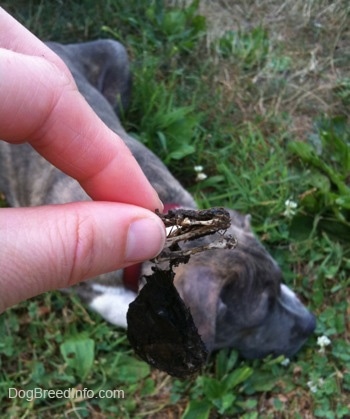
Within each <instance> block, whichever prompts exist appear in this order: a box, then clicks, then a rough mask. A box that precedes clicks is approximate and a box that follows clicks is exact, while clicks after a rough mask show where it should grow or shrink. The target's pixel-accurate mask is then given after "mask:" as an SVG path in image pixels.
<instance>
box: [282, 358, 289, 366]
mask: <svg viewBox="0 0 350 419" xmlns="http://www.w3.org/2000/svg"><path fill="white" fill-rule="evenodd" d="M289 364H290V359H289V358H284V359H283V361H281V365H283V366H284V367H288V365H289Z"/></svg>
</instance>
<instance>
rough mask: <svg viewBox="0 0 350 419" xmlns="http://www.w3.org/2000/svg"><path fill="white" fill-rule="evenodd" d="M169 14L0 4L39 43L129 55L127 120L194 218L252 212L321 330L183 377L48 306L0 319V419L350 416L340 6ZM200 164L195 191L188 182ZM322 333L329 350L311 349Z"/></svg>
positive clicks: (348, 179) (82, 4)
mask: <svg viewBox="0 0 350 419" xmlns="http://www.w3.org/2000/svg"><path fill="white" fill-rule="evenodd" d="M169 3H170V2H169ZM173 3H174V4H175V3H176V2H173ZM225 3H226V6H225V7H226V8H225V7H224V6H223V4H225ZM177 4H178V6H177V7H174V6H173V7H170V6H167V5H164V3H163V2H162V1H150V0H149V1H137V0H128V1H127V0H119V1H112V0H110V1H105V2H93V1H89V0H84V1H79V2H78V1H76V0H70V1H67V2H64V3H63V2H61V1H52V2H44V1H38V0H36V1H34V0H31V1H19V0H17V1H11V2H7V1H5V2H3V6H4V7H5V8H8V9H9V10H11V11H12V13H13V14H14V15H15V16H16V17H17V18H18V19H19V20H20V21H22V22H24V23H25V24H26V25H27V26H28V27H29V28H30V29H31V30H32V31H34V33H36V34H37V35H38V36H39V37H41V38H42V39H47V40H49V39H50V40H55V41H61V42H77V41H84V40H88V39H96V38H98V37H102V38H103V37H113V38H116V39H118V40H120V41H122V42H123V43H124V44H125V45H126V46H127V48H128V52H129V55H130V57H131V59H132V63H133V74H134V93H133V98H132V103H131V106H130V108H129V109H128V110H126V112H125V116H124V121H123V123H124V125H125V126H126V127H127V129H128V131H130V132H132V133H133V134H134V135H135V136H137V137H138V138H139V139H140V141H143V142H145V144H146V145H147V146H148V147H150V148H151V149H153V150H154V151H155V152H156V153H157V154H158V155H159V156H160V157H161V158H162V159H163V160H164V161H165V162H166V164H167V165H168V167H169V168H170V170H171V171H172V172H173V173H174V174H175V175H176V176H177V177H178V178H179V179H180V180H181V182H182V183H183V184H184V185H185V186H186V187H187V188H188V189H189V190H190V191H191V192H192V193H193V195H194V196H195V197H196V199H197V201H198V203H199V205H200V206H202V207H209V206H214V205H225V206H229V207H231V208H235V209H237V210H239V211H242V212H245V213H250V214H251V215H252V219H253V226H254V228H255V231H256V233H257V234H258V236H259V237H260V239H261V240H262V241H263V243H264V245H265V246H266V247H267V248H268V249H269V251H270V252H271V253H272V254H273V256H274V257H275V258H276V259H277V260H278V262H279V263H280V265H281V267H282V269H283V272H284V275H285V280H286V282H287V284H289V285H290V286H291V287H293V289H295V290H296V291H297V292H298V293H299V295H300V296H301V298H302V299H303V301H304V302H305V303H307V305H308V306H309V307H310V308H311V309H312V310H313V311H314V312H315V314H316V315H317V319H318V324H317V330H316V333H315V335H314V336H313V337H311V338H310V339H309V341H308V343H307V344H306V345H305V347H304V348H303V349H302V351H301V352H300V353H299V354H298V356H297V357H296V358H295V359H293V360H291V362H290V363H289V364H288V365H283V364H282V363H281V362H282V359H277V360H276V359H275V360H273V359H266V360H263V361H254V362H245V361H242V360H240V359H239V358H238V357H237V354H236V353H235V352H234V351H231V352H228V351H221V352H219V353H218V354H217V355H216V356H215V357H213V358H212V359H211V361H210V363H209V364H208V365H207V367H206V369H205V371H204V372H203V374H202V375H201V376H199V377H198V378H197V379H196V380H194V381H193V382H191V381H183V382H180V381H178V380H175V379H172V378H170V377H169V376H167V375H166V374H163V373H160V372H158V371H153V370H151V369H150V367H149V366H148V365H146V364H145V363H143V362H141V361H139V360H138V359H136V358H135V357H134V355H133V353H132V351H131V349H130V346H129V344H128V342H127V339H126V337H125V332H124V331H123V330H119V329H115V328H112V327H111V326H109V325H107V324H106V323H105V322H103V321H102V320H101V319H100V318H99V317H98V316H97V315H95V314H94V313H91V312H88V311H87V310H86V309H85V308H84V306H82V305H81V303H79V301H77V300H75V299H73V298H69V297H67V296H64V295H61V294H60V293H58V292H54V293H48V294H45V295H43V296H39V297H37V298H35V299H32V300H31V301H28V302H24V303H21V304H19V305H18V306H16V307H14V308H13V309H10V310H8V311H7V312H6V313H4V314H3V315H2V316H1V317H0V336H1V342H0V412H1V413H2V416H4V417H26V418H34V417H35V418H37V417H40V418H45V417H62V416H63V415H66V417H101V418H105V417H152V418H154V417H156V418H157V417H159V418H163V417H181V416H183V417H184V418H187V419H188V418H192V417H196V418H197V417H201V418H204V417H209V416H210V417H211V418H215V417H220V416H222V417H242V418H247V419H248V418H258V417H259V418H304V417H319V418H342V417H343V418H345V417H349V416H350V345H349V343H350V342H349V340H350V325H349V315H350V312H349V301H350V291H349V290H350V246H349V243H350V233H349V223H350V204H349V202H350V196H349V195H350V192H349V188H350V186H349V185H350V175H349V173H350V160H349V159H350V157H349V156H350V122H349V116H350V111H349V109H350V108H349V104H350V102H349V97H350V96H349V92H350V88H349V86H350V84H349V74H348V69H349V67H350V54H349V49H348V45H349V42H350V30H349V28H350V26H349V21H350V14H349V13H350V11H349V5H348V2H347V0H333V1H328V0H327V1H326V0H319V1H318V2H313V1H309V0H307V1H301V0H297V1H295V2H292V3H291V2H288V1H282V0H265V1H259V2H258V1H251V2H246V1H243V0H242V1H238V2H232V4H231V3H230V2H209V1H205V0H202V1H201V3H200V5H199V12H198V9H197V6H198V4H197V3H192V5H191V6H189V7H187V8H182V7H180V6H179V4H180V2H177ZM228 17H229V18H228ZM197 165H201V166H203V172H204V173H205V174H206V175H207V177H206V179H205V180H202V181H196V176H197V173H196V171H195V169H194V167H195V166H197ZM287 200H291V201H293V202H295V203H296V204H297V206H296V208H289V210H287V208H286V201H287ZM320 336H327V337H328V338H329V339H330V341H331V343H330V344H329V345H328V346H325V347H323V348H322V347H321V346H320V345H319V344H318V343H317V338H318V337H320ZM10 387H15V388H17V389H22V390H28V391H29V390H33V389H34V388H43V389H62V390H64V389H68V388H75V389H78V390H79V389H80V390H81V389H84V388H87V389H90V390H93V391H94V392H95V393H96V394H97V392H98V391H100V390H114V389H116V390H123V392H124V398H123V397H121V395H122V393H121V392H119V393H116V395H117V396H118V397H114V398H99V399H98V398H96V399H95V398H93V399H90V398H84V397H75V398H74V397H73V398H71V399H64V398H57V397H56V398H48V397H46V398H41V399H40V398H39V399H36V400H26V399H25V398H19V397H18V398H11V399H9V398H8V388H10ZM26 394H30V393H28V392H27V393H26ZM78 396H81V394H80V395H79V394H78Z"/></svg>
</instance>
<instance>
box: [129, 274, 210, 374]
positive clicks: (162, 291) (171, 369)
mask: <svg viewBox="0 0 350 419" xmlns="http://www.w3.org/2000/svg"><path fill="white" fill-rule="evenodd" d="M174 276H175V275H174V273H173V271H172V270H171V269H169V270H164V271H163V270H160V269H158V268H154V273H153V274H152V275H149V276H146V281H147V283H146V284H145V286H144V287H143V288H142V289H141V291H140V293H139V295H138V296H137V298H136V299H135V301H133V302H132V303H131V304H130V306H129V311H128V314H127V322H128V331H127V335H128V339H129V341H130V343H131V345H132V347H133V348H134V350H135V352H136V353H137V354H138V355H139V356H140V357H141V358H142V359H143V360H144V361H146V362H148V363H149V364H150V365H152V366H153V367H155V368H158V369H160V370H162V371H166V372H167V373H168V374H170V375H173V376H174V377H178V378H187V377H190V376H192V375H195V374H196V373H198V372H199V370H200V369H201V367H202V366H203V364H204V363H205V361H206V359H207V355H208V353H207V350H206V347H205V345H204V343H203V342H202V340H201V338H200V336H199V334H198V331H197V328H196V326H195V324H194V322H193V319H192V316H191V313H190V311H189V309H188V308H187V307H186V306H185V304H184V302H183V301H182V299H181V298H180V296H179V293H178V292H177V290H176V288H175V286H174V284H173V280H174Z"/></svg>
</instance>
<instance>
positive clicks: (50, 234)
mask: <svg viewBox="0 0 350 419" xmlns="http://www.w3.org/2000/svg"><path fill="white" fill-rule="evenodd" d="M164 240H165V229H164V225H163V223H162V221H161V220H160V218H159V217H158V216H156V215H155V214H153V213H152V212H150V211H147V210H145V209H143V208H140V207H136V206H133V205H126V204H119V203H106V202H81V203H71V204H64V205H51V206H45V207H33V208H16V209H14V208H3V209H1V218H0V248H1V252H0V269H1V275H0V289H1V292H0V312H1V311H3V310H5V308H7V307H9V306H11V305H13V304H15V303H17V302H19V301H22V300H24V299H27V298H30V297H32V296H35V295H38V294H40V293H42V292H45V291H49V290H53V289H57V288H64V287H68V286H71V285H73V284H75V283H77V282H78V281H81V280H83V279H87V278H92V277H94V276H97V275H99V274H101V273H105V272H110V271H114V270H117V269H120V268H123V267H125V266H127V265H130V264H133V263H135V262H138V261H143V260H146V259H150V258H152V257H154V256H155V255H156V254H158V253H159V252H160V251H161V249H162V247H163V245H164Z"/></svg>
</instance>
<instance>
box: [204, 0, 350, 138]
mask: <svg viewBox="0 0 350 419" xmlns="http://www.w3.org/2000/svg"><path fill="white" fill-rule="evenodd" d="M200 13H201V14H203V15H204V16H205V17H206V19H207V24H208V33H207V36H206V41H207V48H208V51H209V50H210V48H211V47H210V46H211V45H212V44H213V42H215V40H216V39H218V38H219V37H220V36H222V35H223V34H224V33H225V32H226V31H228V30H235V31H237V30H249V29H252V28H255V27H258V26H261V27H263V28H264V29H266V30H267V31H268V33H269V41H270V58H271V60H272V59H273V56H274V55H280V56H281V55H283V56H284V57H287V58H288V59H289V60H290V65H289V66H288V70H287V71H284V72H283V73H281V72H276V71H273V70H271V66H269V62H267V64H266V65H265V66H263V67H262V68H261V69H260V70H259V72H258V73H256V74H254V75H252V76H251V78H250V79H249V77H250V76H249V75H248V76H247V75H242V74H240V72H239V71H238V70H237V65H235V63H227V62H226V63H224V62H222V61H217V67H218V71H217V73H216V75H215V78H214V83H216V84H217V85H218V86H220V89H222V90H223V91H224V95H225V96H226V99H227V101H228V102H232V101H234V102H236V103H237V104H238V106H239V108H240V110H241V112H242V116H243V120H247V119H248V120H249V119H250V118H251V116H252V115H255V116H256V115H261V116H263V117H264V116H276V115H278V114H281V113H283V112H286V113H288V114H289V115H290V116H291V120H289V121H288V126H286V127H285V129H287V130H288V131H289V132H290V134H291V135H293V136H295V137H297V138H302V137H303V136H304V135H305V133H307V132H310V129H311V126H312V120H313V118H314V117H315V116H319V115H322V114H328V115H334V114H343V115H347V116H348V117H349V116H350V109H349V107H346V106H344V104H343V103H342V102H341V101H340V99H339V97H337V95H336V94H335V89H336V87H337V86H338V85H339V83H341V81H342V80H344V79H345V78H346V77H349V71H350V3H349V2H348V0H335V1H327V0H317V1H315V0H307V1H304V0H297V1H295V0H287V1H285V0H284V1H281V0H250V1H244V0H243V1H242V0H241V1H234V2H233V1H230V0H219V1H210V0H202V1H201V2H200ZM237 64H239V63H237ZM249 84H251V85H252V86H253V92H252V93H250V92H249V90H248V89H247V86H248V85H249Z"/></svg>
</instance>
